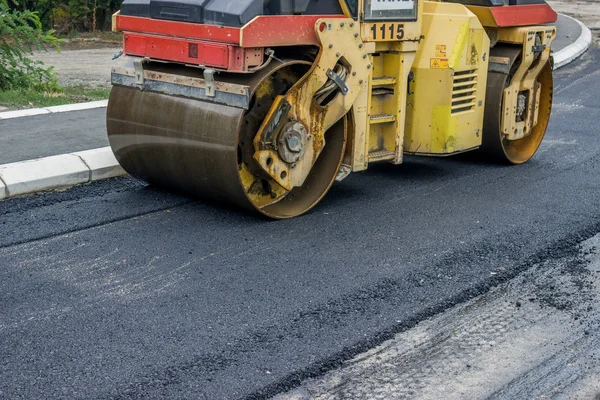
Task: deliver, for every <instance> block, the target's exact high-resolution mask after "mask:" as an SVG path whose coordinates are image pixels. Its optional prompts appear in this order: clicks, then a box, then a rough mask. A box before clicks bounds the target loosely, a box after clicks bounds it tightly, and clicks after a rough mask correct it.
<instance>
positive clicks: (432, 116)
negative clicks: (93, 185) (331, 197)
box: [107, 0, 557, 219]
mask: <svg viewBox="0 0 600 400" xmlns="http://www.w3.org/2000/svg"><path fill="white" fill-rule="evenodd" d="M507 1H508V2H507ZM556 18H557V16H556V13H555V12H554V11H553V10H552V9H551V8H550V7H549V6H548V5H547V4H546V3H545V2H544V1H543V0H452V1H425V0H125V1H124V2H123V4H122V7H121V9H120V11H119V12H117V13H116V14H115V15H113V29H114V30H117V31H121V32H123V54H124V55H125V56H127V58H126V62H124V63H122V65H119V66H116V67H114V68H113V69H112V73H111V81H112V85H113V86H112V91H111V94H110V99H109V102H108V109H107V131H108V138H109V141H110V146H111V148H112V150H113V152H114V154H115V156H116V158H117V160H118V161H119V163H120V164H121V165H122V166H123V168H124V169H125V170H126V171H127V172H128V173H129V174H130V175H132V176H134V177H136V178H139V179H142V180H144V181H146V182H148V183H150V184H154V185H159V186H164V187H167V188H172V189H174V190H177V191H183V192H186V193H189V194H190V195H193V196H197V197H200V198H203V199H210V200H212V201H215V202H218V203H228V204H233V205H236V206H239V207H242V208H245V209H248V210H252V211H257V212H258V213H261V214H263V215H265V216H267V217H269V218H273V219H284V218H291V217H295V216H298V215H301V214H303V213H305V212H307V211H308V210H310V209H311V208H312V207H314V206H315V205H316V204H317V203H318V202H319V201H320V200H321V199H322V198H323V196H324V195H325V194H326V193H327V191H328V190H329V188H330V187H331V185H332V184H333V182H334V181H336V180H342V179H344V178H345V177H346V176H347V175H348V174H350V173H351V172H357V171H363V170H366V169H367V168H368V167H369V165H370V164H371V163H376V162H388V163H393V164H401V163H402V161H403V157H404V155H405V154H409V155H421V156H450V155H454V154H458V153H463V152H467V151H471V150H477V151H479V152H481V153H482V154H484V156H483V157H485V158H486V159H489V160H490V161H491V162H498V161H500V162H504V163H508V164H521V163H524V162H526V161H527V160H529V159H530V158H531V157H532V156H533V155H534V153H535V152H536V150H537V149H538V147H539V145H540V143H541V141H542V139H543V137H544V134H545V131H546V126H547V125H548V120H549V118H550V111H551V106H552V56H551V50H550V46H551V43H552V40H553V38H554V37H555V35H556V28H555V26H553V23H554V22H555V21H556Z"/></svg>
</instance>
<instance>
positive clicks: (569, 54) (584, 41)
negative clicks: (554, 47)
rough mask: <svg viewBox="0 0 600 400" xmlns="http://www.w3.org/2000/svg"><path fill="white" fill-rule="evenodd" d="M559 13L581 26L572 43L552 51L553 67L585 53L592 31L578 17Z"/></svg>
mask: <svg viewBox="0 0 600 400" xmlns="http://www.w3.org/2000/svg"><path fill="white" fill-rule="evenodd" d="M561 15H562V16H564V17H566V18H569V19H571V20H573V21H575V22H577V23H578V24H579V26H581V35H579V37H578V38H577V40H575V41H574V42H573V43H571V44H570V45H568V46H567V47H565V48H564V49H560V50H559V51H557V52H555V53H554V69H559V68H561V67H564V66H565V65H567V64H570V63H571V62H572V61H573V60H575V59H576V58H577V57H579V56H581V55H582V54H583V53H585V52H586V51H587V49H588V48H589V47H590V45H591V44H592V32H591V31H590V29H589V28H588V27H587V26H585V25H584V24H583V23H582V22H581V21H579V20H578V19H575V18H573V17H569V16H568V15H565V14H561Z"/></svg>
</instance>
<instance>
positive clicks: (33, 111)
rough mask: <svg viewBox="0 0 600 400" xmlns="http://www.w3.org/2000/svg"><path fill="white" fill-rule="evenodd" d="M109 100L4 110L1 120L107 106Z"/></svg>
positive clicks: (0, 114)
mask: <svg viewBox="0 0 600 400" xmlns="http://www.w3.org/2000/svg"><path fill="white" fill-rule="evenodd" d="M107 105H108V100H98V101H90V102H88V103H75V104H65V105H62V106H53V107H44V108H27V109H25V110H15V111H3V112H0V120H3V119H10V118H19V117H31V116H33V115H42V114H54V113H60V112H66V111H79V110H89V109H91V108H100V107H106V106H107Z"/></svg>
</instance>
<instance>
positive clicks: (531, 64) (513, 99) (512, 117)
mask: <svg viewBox="0 0 600 400" xmlns="http://www.w3.org/2000/svg"><path fill="white" fill-rule="evenodd" d="M555 36H556V28H555V27H553V26H531V27H523V28H501V29H499V32H498V41H499V42H502V43H512V44H520V45H522V51H521V59H520V64H519V67H518V68H517V70H516V71H515V72H514V74H513V76H512V78H511V81H510V84H509V86H508V87H507V88H506V89H505V90H504V99H503V104H504V113H503V114H502V134H504V135H505V138H506V139H508V140H518V139H521V138H523V137H525V136H527V135H529V134H530V133H531V131H532V128H533V126H535V124H536V123H537V121H538V114H539V91H540V87H539V84H538V83H536V78H537V77H538V75H539V74H540V73H541V71H542V69H543V68H544V66H545V65H546V63H547V62H548V60H549V58H550V46H551V44H552V40H553V39H554V37H555ZM536 46H541V47H543V48H544V49H543V50H542V51H541V54H539V55H538V54H536V52H535V47H536ZM519 95H521V96H522V97H523V96H524V97H525V98H526V104H525V109H526V111H525V116H524V117H523V118H518V117H517V109H518V98H519Z"/></svg>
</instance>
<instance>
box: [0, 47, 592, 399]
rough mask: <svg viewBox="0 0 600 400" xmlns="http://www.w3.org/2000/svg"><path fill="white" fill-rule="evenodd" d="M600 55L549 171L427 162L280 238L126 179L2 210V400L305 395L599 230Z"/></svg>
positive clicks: (371, 173)
mask: <svg viewBox="0 0 600 400" xmlns="http://www.w3.org/2000/svg"><path fill="white" fill-rule="evenodd" d="M599 62H600V50H599V49H597V48H596V49H592V50H590V52H588V53H587V54H586V55H584V56H583V57H582V59H581V60H580V61H578V62H576V63H575V64H573V65H571V66H568V67H566V68H564V69H561V70H559V71H557V72H556V74H555V79H556V82H555V107H554V111H553V116H552V119H551V123H550V127H549V131H548V134H547V138H546V140H545V142H544V143H543V145H542V148H541V149H540V151H539V152H538V154H537V155H536V157H535V158H534V159H533V160H532V161H531V162H529V163H527V164H526V165H523V166H518V167H505V166H498V165H489V164H487V163H485V162H483V161H482V160H478V159H476V158H473V157H467V156H463V157H455V158H447V159H435V158H421V159H419V158H410V159H407V160H406V163H405V164H404V165H401V166H392V165H387V164H386V165H377V166H373V167H372V168H370V169H369V170H368V171H367V172H365V173H359V174H353V175H351V176H350V177H348V178H347V179H346V180H344V181H343V182H341V183H339V184H336V185H335V186H334V187H333V189H332V190H331V191H330V193H329V194H328V195H327V197H326V198H325V199H324V201H323V202H322V203H321V204H320V205H319V206H318V207H317V208H316V209H314V210H313V211H312V212H311V213H309V214H307V215H305V216H303V217H301V218H296V219H293V220H290V221H279V222H272V221H266V220H263V219H259V218H256V217H255V216H251V215H247V214H244V213H242V212H238V211H236V210H230V209H223V208H220V207H218V206H215V205H212V204H205V203H202V202H196V201H194V200H192V199H190V198H187V197H183V196H179V195H174V194H168V193H166V192H163V191H161V190H158V189H155V188H151V187H147V186H145V185H144V184H141V183H139V182H136V181H133V180H130V179H117V180H111V181H105V182H100V183H96V184H92V185H88V186H82V187H78V188H74V189H72V190H69V191H66V192H62V193H53V194H46V195H40V196H31V197H26V198H20V199H12V200H7V201H3V202H0V398H10V399H16V398H25V399H31V398H70V399H73V398H85V399H89V398H101V399H130V398H144V399H147V398H173V399H177V398H194V399H211V400H212V399H237V398H245V399H253V398H264V397H268V396H271V395H275V394H276V393H279V392H281V391H283V390H287V389H290V388H291V387H293V386H294V385H296V384H298V383H299V382H300V381H301V380H302V379H304V378H306V377H310V376H315V375H318V374H320V373H322V372H325V371H327V370H330V369H331V368H334V367H336V366H338V365H340V363H341V362H342V361H343V360H346V359H348V358H350V357H352V356H353V355H355V354H358V353H359V352H361V351H364V350H366V349H369V348H371V347H373V346H375V345H377V344H379V343H381V342H382V341H384V340H386V339H388V338H391V337H392V336H393V335H394V334H395V333H397V332H401V331H404V330H407V329H409V328H410V327H412V326H414V325H415V324H416V323H418V322H419V321H421V320H423V319H425V318H426V317H428V316H431V315H433V314H435V313H437V312H440V311H442V310H445V309H447V308H449V307H451V306H452V305H454V304H457V303H460V302H463V301H465V300H468V299H470V298H472V297H473V296H475V295H477V294H479V293H481V292H484V291H486V290H487V289H489V287H490V286H492V285H495V284H498V283H500V282H502V281H505V280H507V279H509V278H511V277H513V276H515V275H516V274H517V273H518V272H521V271H523V270H525V269H527V268H529V267H530V266H532V265H534V264H535V263H536V262H538V261H540V260H547V259H552V258H556V257H561V256H562V255H563V254H564V253H565V252H569V251H572V249H573V248H574V247H575V246H576V245H577V243H579V242H580V241H582V240H584V239H586V238H588V237H591V236H593V235H594V234H596V233H597V232H599V231H600V212H599V211H600V195H599V193H600V192H599V189H600V174H599V171H600V140H599V138H598V121H599V120H600V98H599V97H598V96H597V94H598V93H600V69H598V67H597V65H598V63H599Z"/></svg>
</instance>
